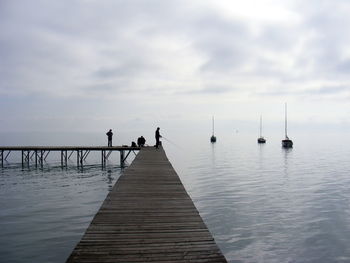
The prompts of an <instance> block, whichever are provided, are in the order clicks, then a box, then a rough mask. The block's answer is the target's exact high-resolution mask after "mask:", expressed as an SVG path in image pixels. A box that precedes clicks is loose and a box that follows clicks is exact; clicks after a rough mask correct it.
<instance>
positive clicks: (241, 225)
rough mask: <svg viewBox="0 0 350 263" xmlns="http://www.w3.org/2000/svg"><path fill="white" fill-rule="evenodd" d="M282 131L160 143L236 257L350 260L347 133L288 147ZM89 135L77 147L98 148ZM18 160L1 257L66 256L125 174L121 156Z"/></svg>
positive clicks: (10, 182)
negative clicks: (263, 138) (33, 163)
mask: <svg viewBox="0 0 350 263" xmlns="http://www.w3.org/2000/svg"><path fill="white" fill-rule="evenodd" d="M7 136H10V135H7ZM72 137H74V136H73V135H72ZM167 137H168V136H167ZM280 137H281V136H275V137H272V138H267V143H266V144H265V145H258V144H257V143H256V136H254V135H244V134H240V133H231V134H226V135H222V136H219V135H218V141H217V143H216V144H211V143H210V142H209V135H208V134H199V135H198V134H196V135H191V134H187V135H186V138H181V135H179V134H174V135H169V138H170V139H171V140H169V139H163V143H164V147H165V150H166V152H167V155H168V157H169V159H170V161H171V162H172V164H173V166H174V168H175V169H176V170H177V172H178V174H179V176H180V178H181V180H182V181H183V183H184V185H185V187H186V189H187V191H188V192H189V194H190V196H191V197H192V199H193V201H194V202H195V205H196V207H197V208H198V210H199V212H200V214H201V215H202V217H203V219H204V221H205V222H206V224H207V226H208V228H209V229H210V231H211V232H212V234H213V236H214V237H215V240H216V242H217V243H218V245H219V246H220V248H221V250H222V251H223V253H224V254H225V256H226V258H227V259H228V260H229V261H230V262H350V246H349V245H348V244H349V241H350V202H349V201H350V173H349V171H350V162H349V158H350V149H349V147H347V145H349V139H347V137H346V136H342V135H337V136H335V135H321V134H316V135H314V134H313V135H311V134H310V135H294V136H291V137H292V139H293V140H294V144H295V146H294V148H293V149H290V150H285V149H282V148H281V146H280V139H281V138H280ZM4 138H6V136H2V139H3V140H5V139H4ZM93 138H95V137H94V136H92V135H89V136H85V137H84V136H80V137H79V140H80V141H79V143H81V144H84V143H85V144H91V141H93V142H94V143H93V144H95V145H98V144H99V141H98V140H95V141H94V139H93ZM22 140H23V141H28V140H29V141H33V144H37V143H38V142H37V141H35V138H34V139H33V138H30V137H28V138H24V139H23V138H22ZM66 140H67V141H69V139H67V138H66ZM5 141H6V142H7V144H9V140H8V139H6V140H5ZM23 141H20V140H19V141H18V140H17V141H16V142H17V143H18V144H23ZM47 141H50V138H48V139H47ZM0 143H2V144H4V142H1V141H0ZM59 143H61V144H62V142H59ZM27 144H28V143H27ZM63 144H64V143H63ZM12 158H13V160H11V162H10V163H8V164H6V166H5V168H3V169H0V190H1V191H0V207H1V210H0V228H1V232H2V234H1V237H0V262H64V261H65V260H66V258H67V257H68V255H69V254H70V252H71V251H72V249H73V248H74V246H75V244H76V243H77V242H78V241H79V240H80V238H81V236H82V234H83V233H84V231H85V229H86V227H87V226H88V225H89V222H90V221H91V219H92V217H93V215H94V214H95V213H96V211H97V210H98V209H99V207H100V205H101V203H102V201H103V200H104V198H105V196H106V195H107V193H108V191H109V190H110V189H111V187H112V186H113V185H114V183H115V182H116V180H117V179H118V177H119V176H120V173H121V171H120V169H119V168H118V167H117V166H116V164H117V160H118V156H116V157H115V158H114V159H113V158H112V160H111V161H110V163H109V164H108V166H107V167H106V169H104V170H102V169H101V166H100V164H99V158H97V156H95V157H94V156H91V157H90V158H88V162H87V164H86V165H85V168H84V170H80V169H77V168H76V167H75V163H74V161H72V163H71V164H70V165H69V167H68V168H67V169H62V168H61V167H60V164H59V163H58V162H57V160H59V158H58V157H57V158H56V157H55V156H54V155H53V156H52V157H51V160H49V161H48V163H47V164H46V165H45V166H44V168H43V169H34V168H33V167H30V168H22V167H21V165H20V164H18V163H16V156H13V157H12ZM19 160H20V159H17V162H18V161H19Z"/></svg>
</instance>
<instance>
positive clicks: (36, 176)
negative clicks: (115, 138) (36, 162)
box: [0, 163, 121, 263]
mask: <svg viewBox="0 0 350 263" xmlns="http://www.w3.org/2000/svg"><path fill="white" fill-rule="evenodd" d="M120 173H121V170H120V169H118V167H117V166H112V165H109V166H107V171H105V172H103V171H101V166H100V165H99V164H97V165H84V168H83V169H81V168H77V167H76V166H68V167H66V168H65V169H62V167H61V165H60V163H50V164H48V165H44V167H43V169H39V168H38V169H36V168H35V167H34V166H33V167H32V166H30V167H26V168H24V169H22V165H21V164H9V166H6V167H4V168H1V169H0V207H1V210H0V225H1V229H2V236H3V237H7V238H0V262H23V263H27V262H28V263H29V262H57V263H58V262H64V261H65V260H66V259H67V257H68V255H69V254H70V252H71V251H72V249H73V247H74V246H75V244H76V243H77V242H78V241H79V240H80V238H81V236H82V235H83V233H84V231H85V229H86V227H87V226H88V224H89V223H90V221H91V220H92V218H93V216H94V215H95V213H96V212H97V210H98V209H99V207H100V206H101V204H102V202H103V200H104V199H105V197H106V195H107V193H108V191H110V190H111V189H112V187H113V184H114V183H115V181H116V180H117V179H118V177H119V176H120Z"/></svg>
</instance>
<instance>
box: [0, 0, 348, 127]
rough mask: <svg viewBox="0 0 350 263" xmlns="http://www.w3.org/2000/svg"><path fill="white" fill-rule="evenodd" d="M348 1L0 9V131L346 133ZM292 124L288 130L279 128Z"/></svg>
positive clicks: (101, 1)
mask: <svg viewBox="0 0 350 263" xmlns="http://www.w3.org/2000/svg"><path fill="white" fill-rule="evenodd" d="M349 14H350V2H349V1H348V0H308V1H302V0H300V1H298V0H283V1H280V0H276V1H274V0H242V1H240V0H237V1H236V0H227V1H225V0H213V1H209V0H198V1H195V0H191V1H189V0H183V1H180V0H171V1H170V0H169V1H167V0H139V1H137V0H135V1H133V0H125V1H118V0H60V1H48V0H32V1H26V0H0V30H1V31H0V32H1V34H0V111H1V114H0V122H1V125H0V131H12V130H18V129H20V130H24V131H25V130H36V129H39V130H76V131H78V130H80V129H82V130H100V129H103V130H105V129H107V128H110V127H113V128H117V129H120V127H121V126H124V127H126V128H130V127H132V126H134V125H137V124H143V125H146V126H147V125H150V126H152V127H154V126H158V125H161V124H162V123H164V122H169V121H172V122H174V123H186V122H191V121H192V122H193V123H195V122H196V121H207V120H208V122H209V123H210V121H211V116H212V115H215V117H216V119H217V120H218V121H220V120H222V121H225V120H226V121H230V122H232V123H234V122H235V121H252V122H255V121H256V122H258V121H259V116H260V114H263V116H264V119H265V120H266V122H269V121H270V122H274V121H275V122H279V121H281V122H283V116H284V103H285V102H287V103H288V114H289V115H288V116H289V119H290V121H291V122H292V123H293V122H294V123H299V124H300V123H308V124H310V123H315V124H319V123H321V124H324V125H327V124H329V125H349V123H350V104H349V100H350V74H349V73H350V33H349V28H350V16H349ZM291 125H292V124H291Z"/></svg>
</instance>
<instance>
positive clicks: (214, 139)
mask: <svg viewBox="0 0 350 263" xmlns="http://www.w3.org/2000/svg"><path fill="white" fill-rule="evenodd" d="M210 141H211V142H212V143H214V142H216V137H215V136H214V116H213V135H212V136H211V137H210Z"/></svg>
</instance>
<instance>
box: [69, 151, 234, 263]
mask: <svg viewBox="0 0 350 263" xmlns="http://www.w3.org/2000/svg"><path fill="white" fill-rule="evenodd" d="M66 262H67V263H72V262H76V263H78V262H81V263H83V262H84V263H92V262H198V263H200V262H227V261H226V259H225V257H224V256H223V255H222V253H221V251H220V249H219V248H218V246H217V245H216V243H215V241H214V239H213V237H212V235H211V234H210V232H209V230H208V228H207V227H206V225H205V224H204V222H203V220H202V218H201V217H200V215H199V213H198V211H197V209H196V208H195V206H194V204H193V202H192V200H191V198H190V196H189V195H188V194H187V192H186V190H185V188H184V186H183V185H182V183H181V181H180V178H179V176H178V175H177V174H176V172H175V170H174V169H173V167H172V165H171V163H170V162H169V161H168V159H167V157H166V155H165V152H164V150H163V149H162V148H160V149H158V150H157V149H155V148H154V147H145V148H143V149H142V150H141V151H140V152H139V154H138V155H137V156H136V158H135V160H134V161H133V163H132V164H131V166H130V167H128V168H127V169H126V170H125V171H124V172H123V174H122V175H121V177H120V178H119V180H118V181H117V183H116V184H115V185H114V187H113V189H112V191H111V192H110V193H109V194H108V196H107V197H106V199H105V201H104V202H103V204H102V206H101V208H100V210H99V211H98V212H97V214H96V215H95V217H94V219H93V220H92V222H91V224H90V226H89V227H88V229H87V230H86V232H85V234H84V236H83V237H82V239H81V241H80V242H79V243H78V244H77V246H76V247H75V249H74V250H73V252H72V254H71V255H70V257H69V258H68V259H67V261H66Z"/></svg>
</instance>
